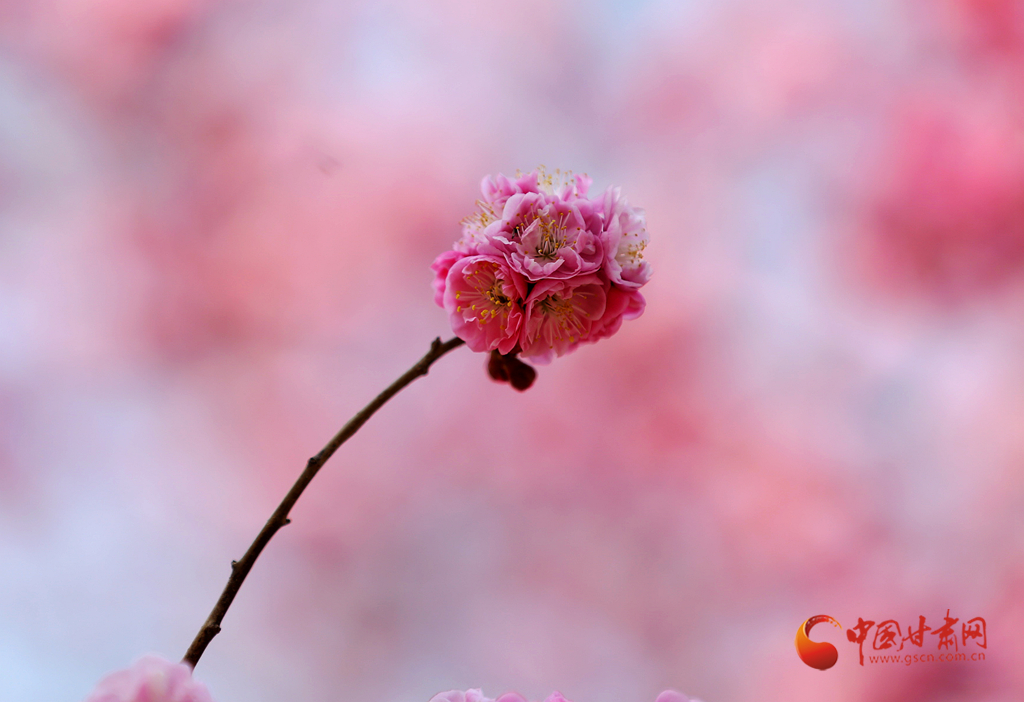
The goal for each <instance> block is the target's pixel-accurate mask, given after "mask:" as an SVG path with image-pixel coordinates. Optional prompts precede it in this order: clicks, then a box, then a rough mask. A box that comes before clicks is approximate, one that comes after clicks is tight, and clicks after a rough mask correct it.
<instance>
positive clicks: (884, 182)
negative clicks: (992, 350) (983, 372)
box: [869, 95, 1024, 295]
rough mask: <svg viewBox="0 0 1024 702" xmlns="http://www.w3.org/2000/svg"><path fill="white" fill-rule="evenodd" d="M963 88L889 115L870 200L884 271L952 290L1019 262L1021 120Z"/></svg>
mask: <svg viewBox="0 0 1024 702" xmlns="http://www.w3.org/2000/svg"><path fill="white" fill-rule="evenodd" d="M968 98H969V99H962V98H958V97H954V98H953V99H948V98H946V97H942V98H936V97H924V98H921V97H916V98H911V99H909V100H908V101H907V102H905V103H904V106H903V107H902V109H901V113H900V115H899V116H898V118H897V119H896V120H895V123H894V129H893V133H892V137H891V141H890V142H889V145H888V146H887V147H886V149H885V156H884V160H885V163H883V164H880V167H881V168H882V176H881V177H879V178H877V180H876V183H875V184H874V185H873V186H872V187H873V189H874V194H873V195H872V199H873V202H872V204H871V205H870V206H869V207H870V208H871V216H872V218H873V221H874V227H875V232H876V237H875V250H874V251H873V256H874V259H873V265H874V267H875V268H876V270H878V271H880V272H881V273H882V274H883V275H884V277H885V278H887V279H888V280H890V281H891V280H897V281H898V280H903V281H907V282H910V283H912V284H915V285H918V286H922V287H924V288H926V289H930V290H932V291H933V292H936V293H939V294H942V295H948V294H953V295H960V294H963V293H965V292H968V291H972V290H981V289H984V288H989V287H992V286H994V285H997V284H1000V283H1002V282H1004V281H1006V280H1007V279H1009V278H1011V277H1015V276H1017V275H1019V274H1020V273H1022V272H1024V139H1022V137H1021V134H1022V133H1024V132H1022V125H1024V120H1022V119H1021V114H1020V111H1019V110H1015V109H1013V105H1007V104H1005V101H1001V100H987V99H985V96H984V95H982V96H978V95H971V96H968Z"/></svg>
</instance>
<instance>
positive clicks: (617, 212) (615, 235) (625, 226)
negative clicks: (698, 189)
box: [601, 188, 651, 290]
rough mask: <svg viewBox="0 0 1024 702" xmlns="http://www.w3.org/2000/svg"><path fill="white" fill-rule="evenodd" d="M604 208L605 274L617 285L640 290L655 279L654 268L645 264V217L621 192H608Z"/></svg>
mask: <svg viewBox="0 0 1024 702" xmlns="http://www.w3.org/2000/svg"><path fill="white" fill-rule="evenodd" d="M601 205H602V211H603V215H604V223H605V226H604V232H603V236H602V239H603V245H604V256H605V260H604V270H605V273H606V274H607V275H608V279H609V280H611V281H612V282H613V283H615V284H616V285H620V286H622V287H623V288H626V289H628V290H639V289H640V288H641V287H642V286H643V285H645V284H646V283H647V281H648V280H650V279H651V264H650V263H648V262H647V261H645V260H644V249H646V248H647V239H648V237H647V221H646V218H645V213H644V211H643V210H642V209H640V208H637V207H630V206H629V203H628V202H626V198H624V197H622V194H621V193H620V191H619V189H618V188H608V190H607V191H606V192H605V194H604V197H603V198H602V203H601Z"/></svg>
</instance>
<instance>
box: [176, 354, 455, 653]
mask: <svg viewBox="0 0 1024 702" xmlns="http://www.w3.org/2000/svg"><path fill="white" fill-rule="evenodd" d="M463 343H465V342H463V340H462V339H460V338H458V337H454V338H452V339H449V340H448V341H445V342H442V341H441V339H440V337H439V338H437V339H434V341H433V343H431V345H430V351H428V352H427V355H426V356H424V357H423V358H421V359H420V360H419V361H417V362H416V365H414V366H413V367H412V368H410V369H409V370H407V371H406V372H405V373H404V374H403V375H402V377H400V378H399V379H398V380H396V381H395V382H393V383H391V385H389V386H388V388H387V389H386V390H385V391H384V392H382V393H381V394H380V395H377V397H376V398H374V400H373V401H372V402H371V403H370V404H368V405H367V406H366V407H364V408H363V409H362V410H360V411H359V413H358V414H356V416H354V417H352V419H350V420H348V424H346V425H345V426H343V427H342V428H341V430H340V431H338V433H337V434H335V435H334V438H333V439H331V440H330V441H328V442H327V445H326V446H324V447H323V448H322V449H320V453H318V454H317V455H315V456H313V457H312V458H310V459H309V462H308V463H306V468H305V469H304V470H303V471H302V474H301V475H299V478H298V480H296V481H295V484H294V485H292V489H291V490H289V491H288V494H287V495H285V496H284V499H283V500H281V504H279V505H278V506H277V509H275V510H274V513H273V514H272V515H270V519H268V520H267V523H266V524H265V525H263V528H262V529H261V530H260V533H259V534H258V535H257V536H256V540H255V541H253V542H252V544H251V545H250V546H249V550H247V551H246V552H245V555H244V556H242V558H241V560H238V561H232V562H231V577H230V578H228V584H227V585H225V586H224V592H222V593H221V594H220V598H219V599H218V600H217V604H215V605H214V606H213V611H211V612H210V616H209V617H207V619H206V623H205V624H203V627H202V628H201V629H200V630H199V633H198V634H196V638H195V639H193V641H192V645H191V646H189V647H188V651H187V652H186V653H185V657H184V658H183V659H182V663H188V664H189V665H190V666H191V667H193V668H195V667H196V663H198V662H199V659H200V658H201V657H202V655H203V651H205V650H206V647H207V646H208V645H209V644H210V641H212V640H213V637H214V636H216V635H217V634H219V633H220V623H221V621H222V620H223V619H224V615H225V614H227V611H228V607H230V606H231V602H232V601H233V600H234V599H235V595H237V594H238V589H239V588H240V587H242V583H243V582H245V576H247V575H248V574H249V571H250V570H252V567H253V564H255V563H256V559H257V558H259V556H260V553H261V552H262V551H263V548H264V547H265V546H266V545H267V544H268V543H269V542H270V539H272V538H273V537H274V534H276V533H277V532H278V530H279V529H280V528H281V527H283V526H285V525H286V524H288V523H289V522H290V521H291V520H290V519H288V512H290V511H291V509H292V507H294V506H295V503H296V501H298V499H299V496H300V495H302V491H303V490H305V489H306V486H308V485H309V483H310V481H311V480H313V477H314V476H315V475H316V474H317V472H318V471H319V470H320V469H321V468H322V467H323V465H324V464H325V463H327V459H329V458H330V457H331V456H332V455H334V452H335V451H337V450H338V447H339V446H341V445H342V444H343V443H345V441H347V440H348V439H349V437H351V436H352V435H353V434H355V433H356V432H357V431H358V430H359V427H361V426H363V424H365V423H366V420H367V419H369V418H370V417H371V416H373V413H374V412H376V411H377V410H379V409H380V408H381V407H382V406H383V405H384V403H385V402H387V401H388V400H390V399H391V398H392V397H393V396H394V395H395V394H397V393H398V391H399V390H401V389H402V388H404V387H405V386H406V385H408V384H409V383H411V382H412V381H414V380H416V378H418V377H420V376H421V375H426V374H427V371H428V370H430V366H431V364H433V363H434V361H436V360H437V359H439V358H441V356H444V355H445V354H446V353H448V352H449V351H451V350H452V349H455V348H458V347H459V346H462V344H463Z"/></svg>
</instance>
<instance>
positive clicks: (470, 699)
mask: <svg viewBox="0 0 1024 702" xmlns="http://www.w3.org/2000/svg"><path fill="white" fill-rule="evenodd" d="M430 702H527V701H526V698H525V697H523V696H522V695H520V694H518V693H515V692H506V693H505V694H504V695H502V696H501V697H499V698H498V699H497V700H492V699H490V698H489V697H485V696H484V694H483V692H482V691H481V690H479V689H473V690H466V691H465V692H463V691H462V690H451V691H450V692H441V693H439V694H436V695H434V696H433V697H432V698H430ZM544 702H568V700H566V699H565V698H564V697H562V694H561V693H560V692H552V693H551V695H550V696H549V697H548V698H547V699H546V700H545V701H544ZM655 702H700V700H698V699H696V698H691V697H687V696H686V695H684V694H682V693H679V692H676V691H675V690H665V691H664V692H662V693H661V694H660V695H658V698H657V699H656V700H655Z"/></svg>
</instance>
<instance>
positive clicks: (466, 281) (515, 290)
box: [443, 256, 526, 354]
mask: <svg viewBox="0 0 1024 702" xmlns="http://www.w3.org/2000/svg"><path fill="white" fill-rule="evenodd" d="M525 297H526V281H524V280H523V278H522V276H520V275H519V274H518V273H516V272H515V271H513V270H510V269H509V267H508V266H507V265H506V264H505V261H504V260H502V259H501V258H498V257H496V256H466V257H463V258H460V259H459V260H457V261H455V263H453V264H452V265H451V268H450V270H449V271H448V276H447V278H446V280H445V289H444V296H443V304H444V308H445V310H447V312H448V317H449V319H450V321H451V324H452V329H453V330H454V331H455V333H456V334H457V335H458V336H459V338H461V339H463V340H464V341H465V342H466V345H467V346H469V348H471V349H473V350H474V351H492V350H494V349H497V350H498V352H500V353H503V354H505V353H511V352H512V350H513V349H515V348H516V345H517V344H518V343H519V330H520V327H521V326H522V323H523V308H522V302H523V299H524V298H525Z"/></svg>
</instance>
